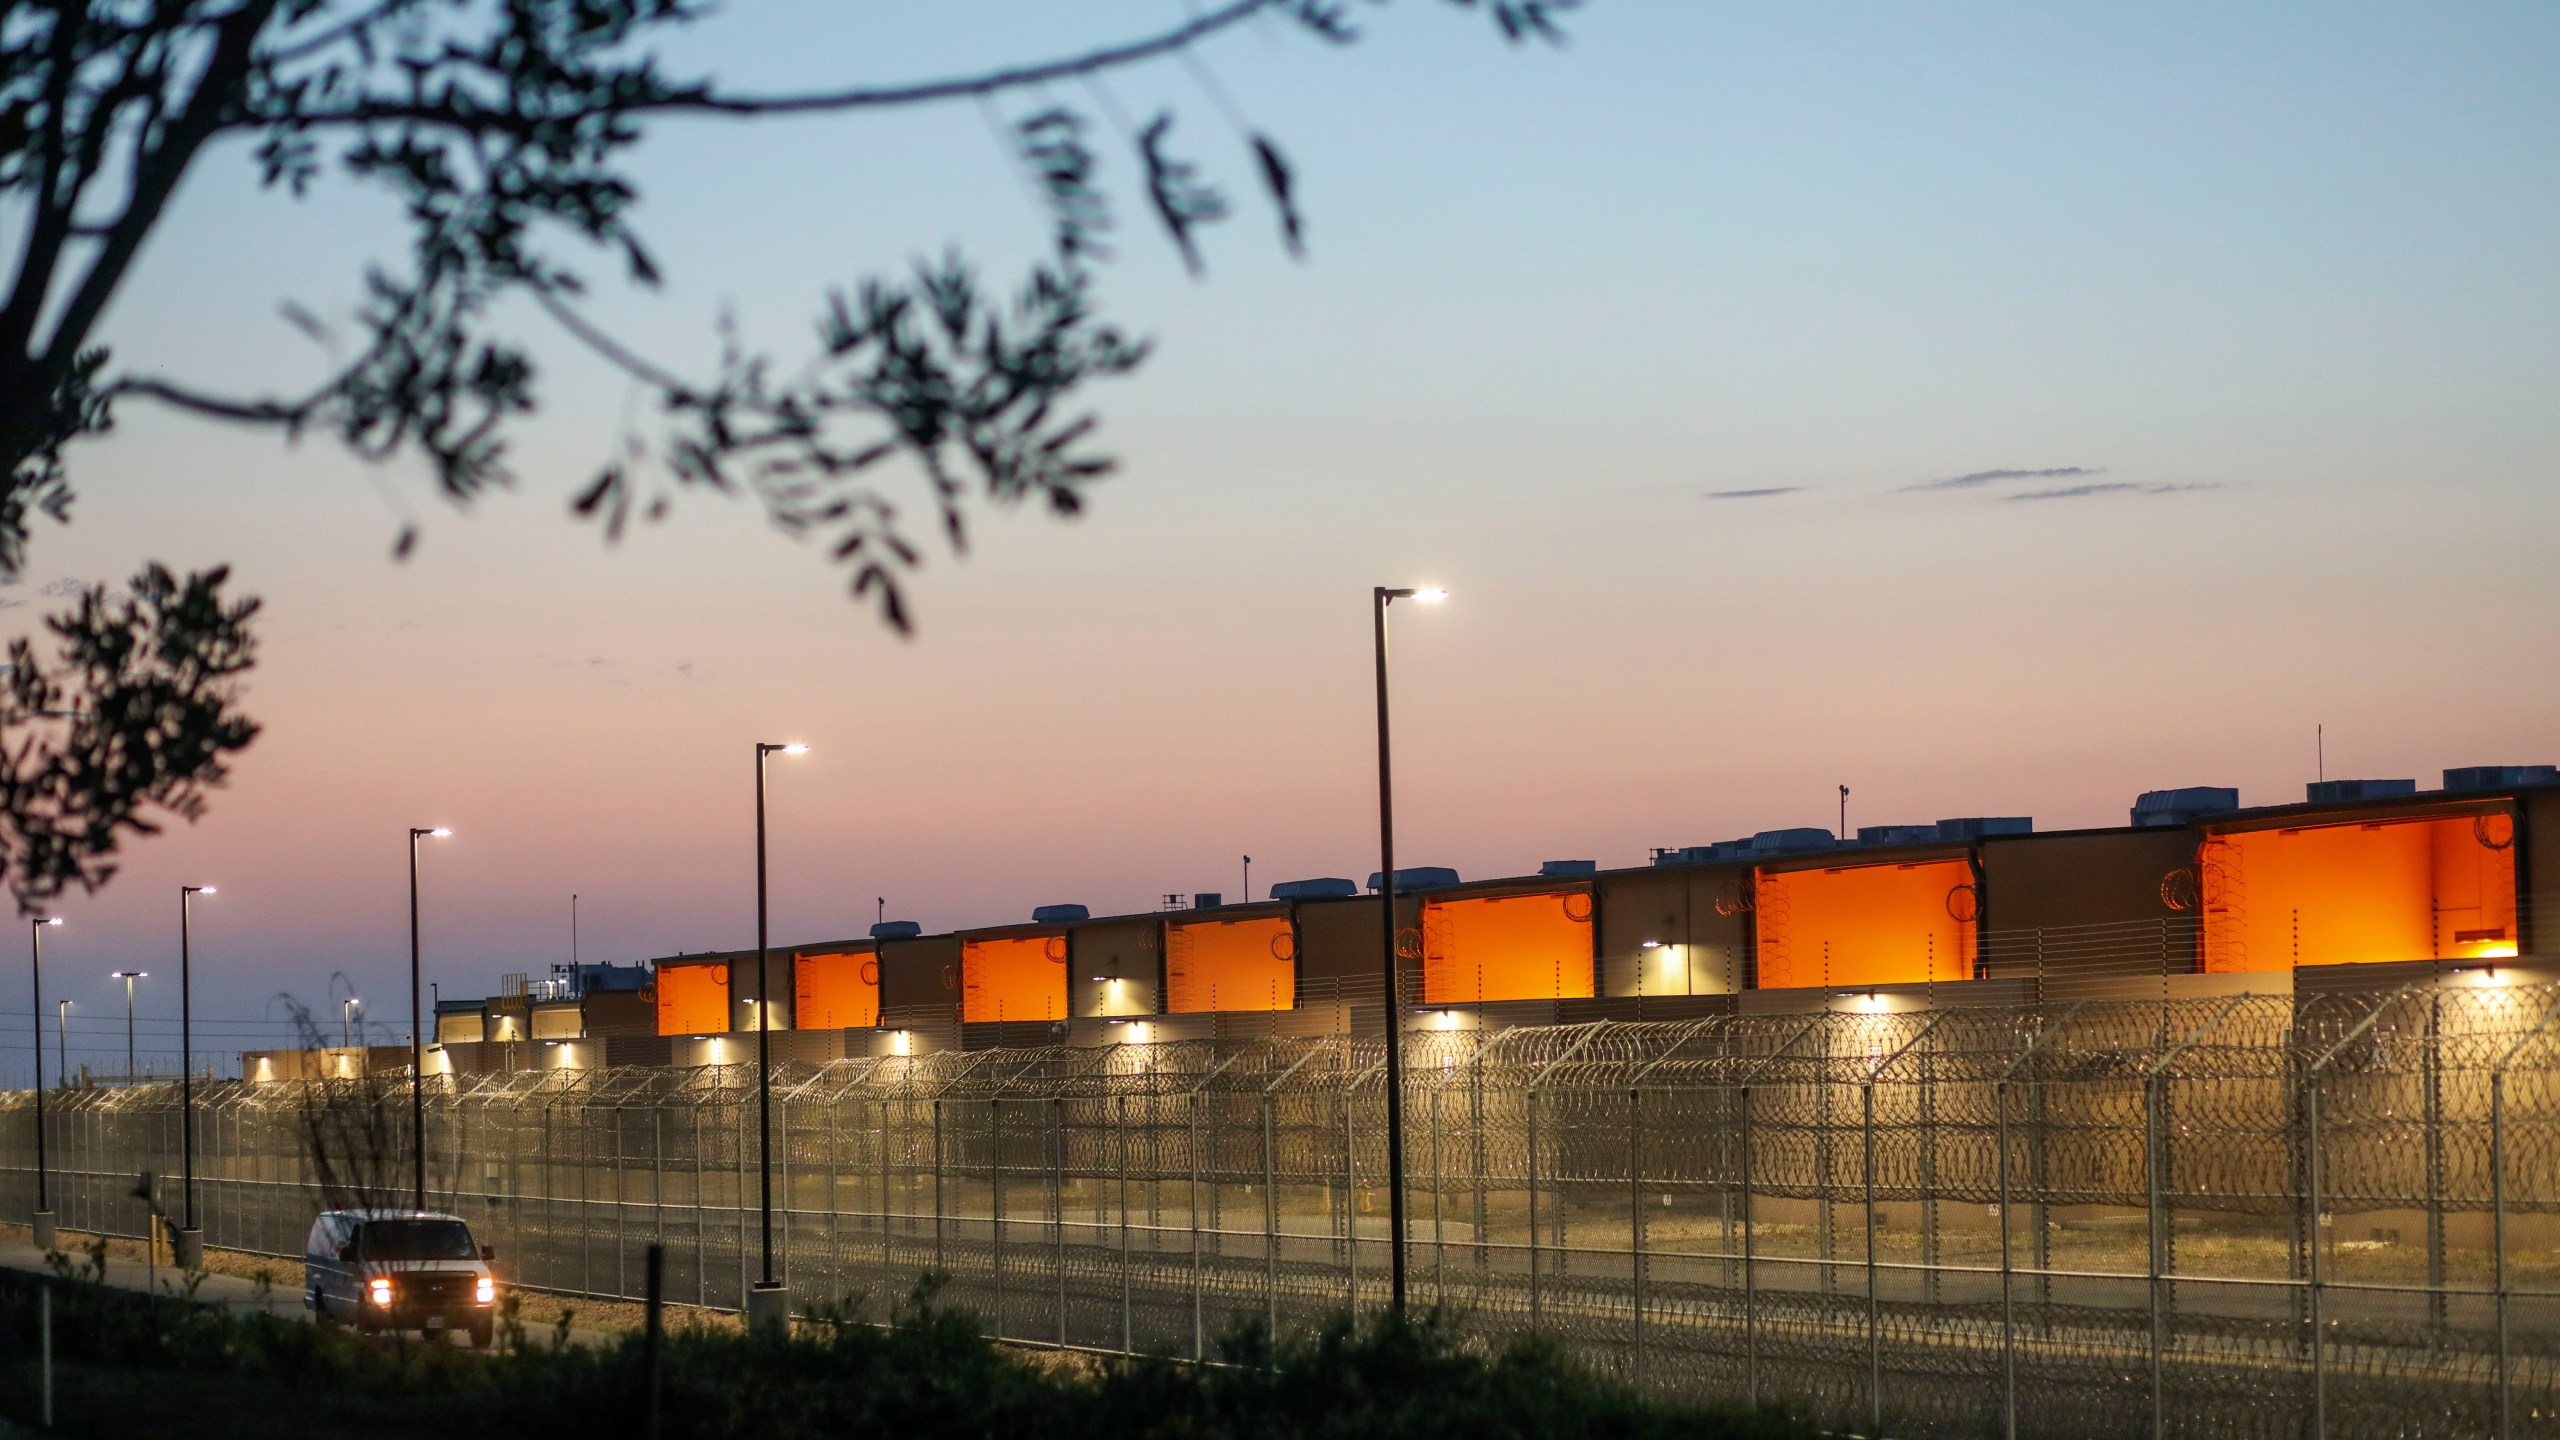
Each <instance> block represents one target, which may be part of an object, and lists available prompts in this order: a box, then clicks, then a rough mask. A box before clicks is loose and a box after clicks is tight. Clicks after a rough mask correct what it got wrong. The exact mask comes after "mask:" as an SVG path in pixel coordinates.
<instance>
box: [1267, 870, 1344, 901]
mask: <svg viewBox="0 0 2560 1440" xmlns="http://www.w3.org/2000/svg"><path fill="white" fill-rule="evenodd" d="M1359 893H1360V887H1359V886H1357V885H1354V884H1352V883H1351V882H1350V881H1348V880H1345V879H1343V878H1342V877H1340V876H1338V875H1327V876H1325V877H1323V878H1321V879H1316V880H1283V881H1281V882H1280V883H1279V884H1277V885H1274V886H1272V887H1271V898H1272V899H1274V900H1348V899H1350V898H1351V897H1352V896H1354V895H1357V894H1359Z"/></svg>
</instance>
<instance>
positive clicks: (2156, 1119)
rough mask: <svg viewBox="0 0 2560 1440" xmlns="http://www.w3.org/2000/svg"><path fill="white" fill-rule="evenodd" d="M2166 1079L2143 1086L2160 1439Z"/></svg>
mask: <svg viewBox="0 0 2560 1440" xmlns="http://www.w3.org/2000/svg"><path fill="white" fill-rule="evenodd" d="M2167 1083H2168V1082H2167V1081H2165V1080H2164V1079H2162V1078H2161V1077H2160V1076H2159V1075H2157V1074H2153V1075H2151V1076H2149V1077H2147V1078H2146V1079H2145V1081H2144V1084H2143V1087H2142V1183H2143V1190H2144V1204H2145V1212H2144V1219H2145V1221H2146V1222H2147V1223H2146V1229H2147V1233H2148V1236H2149V1239H2150V1244H2149V1245H2148V1246H2147V1247H2146V1248H2147V1250H2148V1258H2149V1264H2148V1265H2147V1266H2145V1268H2146V1269H2148V1270H2149V1271H2150V1272H2151V1285H2150V1292H2151V1294H2150V1299H2151V1435H2152V1440H2160V1437H2161V1436H2162V1435H2163V1434H2164V1433H2166V1431H2167V1428H2168V1422H2169V1412H2168V1397H2167V1396H2166V1394H2165V1393H2163V1386H2164V1384H2165V1383H2166V1379H2167V1377H2166V1376H2165V1375H2164V1374H2163V1373H2162V1371H2161V1356H2160V1351H2161V1340H2160V1285H2161V1279H2160V1275H2161V1269H2162V1267H2161V1263H2160V1261H2161V1248H2162V1242H2161V1236H2160V1230H2161V1224H2160V1222H2161V1219H2162V1216H2161V1213H2160V1198H2161V1197H2160V1163H2161V1158H2162V1157H2161V1153H2160V1152H2161V1148H2162V1146H2163V1144H2164V1143H2165V1141H2164V1138H2163V1136H2162V1134H2161V1127H2160V1092H2161V1088H2162V1087H2163V1086H2164V1085H2166V1084H2167Z"/></svg>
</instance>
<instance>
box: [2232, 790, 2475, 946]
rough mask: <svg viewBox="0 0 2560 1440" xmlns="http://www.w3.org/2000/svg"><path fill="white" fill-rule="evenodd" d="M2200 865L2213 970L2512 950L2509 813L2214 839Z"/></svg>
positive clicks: (2260, 832) (2262, 832) (2246, 833)
mask: <svg viewBox="0 0 2560 1440" xmlns="http://www.w3.org/2000/svg"><path fill="white" fill-rule="evenodd" d="M2197 872H2198V876H2199V878H2200V879H2201V880H2202V882H2203V890H2204V911H2205V913H2204V968H2205V969H2207V970H2209V971H2214V972H2218V973H2224V974H2230V973H2238V972H2245V971H2264V970H2291V969H2293V968H2294V967H2295V966H2297V965H2359V964H2367V963H2371V962H2374V961H2383V960H2468V959H2477V958H2481V957H2483V956H2489V957H2496V956H2502V955H2513V954H2514V953H2516V864H2515V821H2514V817H2512V816H2509V815H2506V814H2503V813H2487V814H2480V815H2442V816H2427V817H2420V818H2413V819H2407V820H2383V821H2376V822H2373V823H2371V824H2350V825H2320V826H2313V827H2309V828H2305V829H2299V830H2244V831H2239V832H2237V833H2227V834H2221V835H2215V836H2211V837H2209V838H2208V839H2207V840H2206V841H2205V843H2204V845H2203V847H2202V849H2201V850H2200V851H2199V852H2198V857H2197Z"/></svg>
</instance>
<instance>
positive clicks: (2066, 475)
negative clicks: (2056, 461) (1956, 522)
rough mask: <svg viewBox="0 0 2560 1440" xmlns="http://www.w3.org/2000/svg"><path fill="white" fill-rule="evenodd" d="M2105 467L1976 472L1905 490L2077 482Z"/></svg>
mask: <svg viewBox="0 0 2560 1440" xmlns="http://www.w3.org/2000/svg"><path fill="white" fill-rule="evenodd" d="M2106 473H2107V471H2106V467H2105V466H2103V465H2100V466H2088V465H2057V466H2054V467H2053V468H2051V469H2049V470H1976V471H1974V472H1973V473H1972V474H1970V475H1951V476H1948V477H1947V478H1946V479H1944V480H1923V481H1920V482H1919V483H1918V484H1914V485H1905V486H1903V487H1902V488H1903V489H1905V490H1971V489H1973V488H1975V487H1976V486H1981V485H1996V484H1998V483H2000V482H2001V481H2003V480H2078V479H2081V478H2083V477H2085V476H2090V475H2104V474H2106Z"/></svg>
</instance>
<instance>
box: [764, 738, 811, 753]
mask: <svg viewBox="0 0 2560 1440" xmlns="http://www.w3.org/2000/svg"><path fill="white" fill-rule="evenodd" d="M756 750H757V752H758V753H760V754H765V755H806V754H808V753H809V747H808V746H806V745H801V744H797V743H793V744H789V745H785V744H782V743H781V742H779V741H762V742H759V743H758V744H757V745H756Z"/></svg>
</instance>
